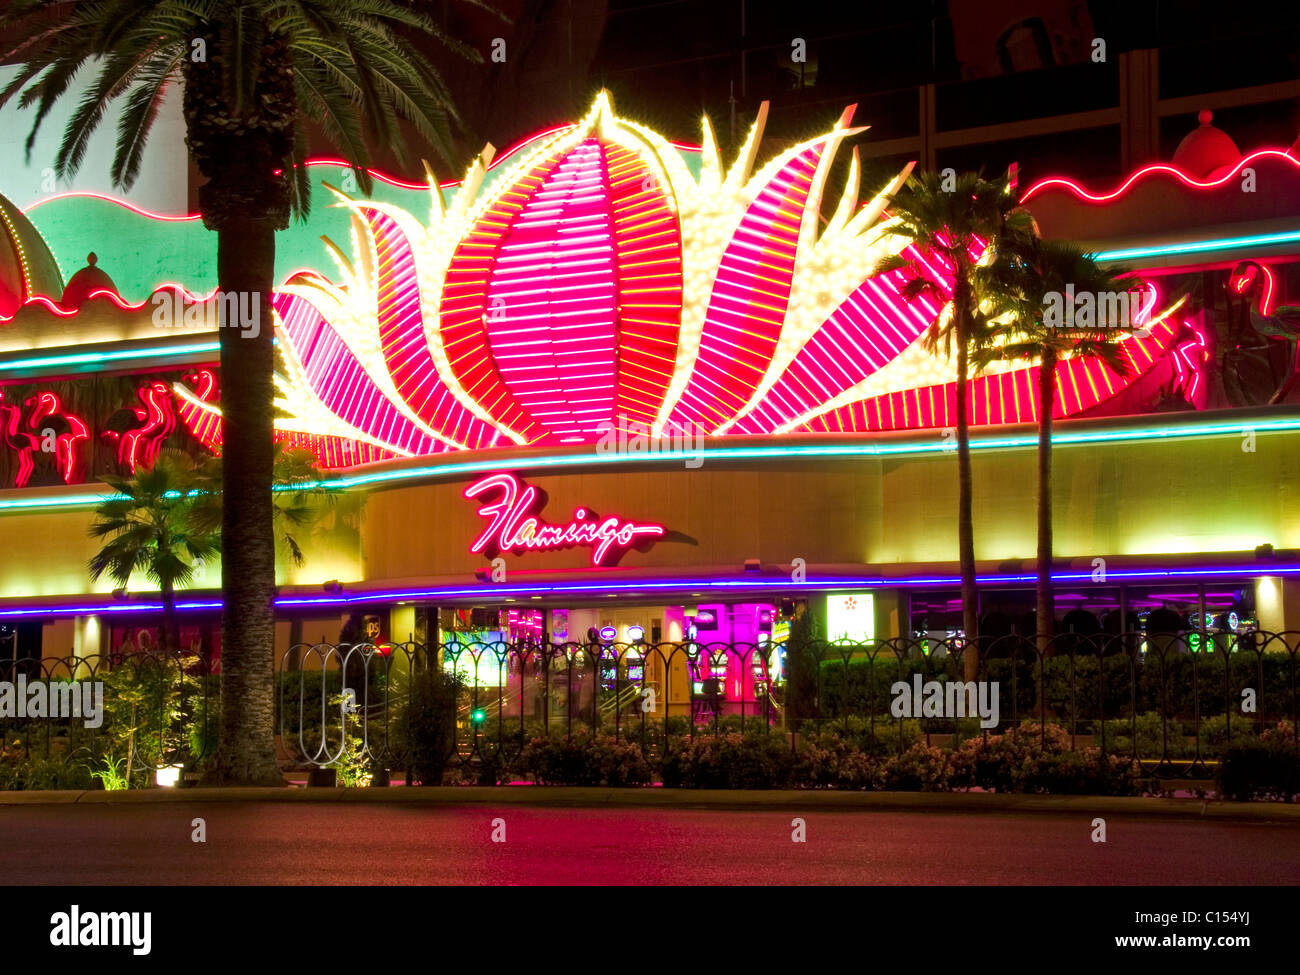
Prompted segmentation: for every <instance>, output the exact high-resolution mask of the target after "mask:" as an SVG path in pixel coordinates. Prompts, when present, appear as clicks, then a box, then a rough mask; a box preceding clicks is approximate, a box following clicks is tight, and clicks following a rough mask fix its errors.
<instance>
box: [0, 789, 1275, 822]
mask: <svg viewBox="0 0 1300 975" xmlns="http://www.w3.org/2000/svg"><path fill="white" fill-rule="evenodd" d="M140 802H143V803H160V802H161V803H167V802H181V803H215V802H346V803H355V802H388V803H415V804H417V805H431V806H474V805H489V806H514V805H518V806H550V807H556V806H559V807H566V806H567V807H587V808H591V807H626V808H629V809H634V808H637V807H642V808H665V807H674V806H676V807H680V808H683V809H748V810H760V809H761V810H793V811H802V812H809V811H849V810H859V811H862V812H870V811H873V810H875V811H885V810H889V811H894V812H897V811H902V810H916V811H918V812H930V813H936V812H972V813H1067V814H1070V815H1074V816H1089V817H1091V816H1106V815H1111V816H1148V817H1174V818H1181V819H1216V820H1250V821H1254V822H1264V821H1268V822H1276V823H1287V824H1292V825H1297V826H1300V803H1278V802H1221V801H1218V800H1201V799H1164V798H1144V797H1133V798H1129V797H1115V796H1029V795H1014V794H1003V795H999V794H995V793H971V792H834V791H829V790H771V791H767V790H763V791H745V790H733V789H725V790H724V789H663V788H641V789H637V788H627V789H603V788H570V787H559V786H534V785H524V786H497V787H495V788H494V787H490V786H487V787H480V786H459V787H457V786H450V787H449V786H443V787H438V788H428V787H407V786H397V787H389V788H374V789H322V788H313V789H307V788H301V787H297V788H295V787H288V788H284V789H270V788H231V789H198V788H186V789H139V790H131V791H121V792H104V791H102V790H94V791H84V792H78V791H71V790H69V791H60V792H0V806H27V805H66V804H79V805H124V804H128V803H140Z"/></svg>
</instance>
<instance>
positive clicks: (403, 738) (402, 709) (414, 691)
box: [391, 667, 464, 785]
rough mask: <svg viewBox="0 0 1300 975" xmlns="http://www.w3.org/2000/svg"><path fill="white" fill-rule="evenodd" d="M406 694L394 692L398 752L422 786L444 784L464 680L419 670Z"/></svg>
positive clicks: (436, 669)
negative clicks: (444, 774)
mask: <svg viewBox="0 0 1300 975" xmlns="http://www.w3.org/2000/svg"><path fill="white" fill-rule="evenodd" d="M409 681H410V684H409V686H408V687H407V688H405V693H402V692H401V691H397V690H395V691H394V693H393V696H392V698H391V704H392V706H393V708H394V710H395V711H396V720H395V721H394V728H395V735H394V738H395V741H394V745H395V746H396V751H397V754H398V756H400V758H401V759H402V760H403V761H404V763H405V765H406V768H407V770H408V771H409V772H410V773H411V775H412V776H413V777H414V778H415V779H416V780H417V781H419V782H420V783H421V784H422V785H441V784H442V776H443V773H444V772H445V771H446V768H447V763H448V762H449V761H450V760H451V756H452V754H453V753H454V752H455V750H456V707H457V703H458V701H459V698H460V693H461V690H462V689H463V687H464V681H463V680H462V678H461V677H460V675H459V674H452V673H448V672H447V671H446V670H444V669H443V668H441V667H433V668H430V669H427V670H418V671H416V672H415V673H413V674H411V675H410V677H409Z"/></svg>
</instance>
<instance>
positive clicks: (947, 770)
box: [883, 741, 952, 792]
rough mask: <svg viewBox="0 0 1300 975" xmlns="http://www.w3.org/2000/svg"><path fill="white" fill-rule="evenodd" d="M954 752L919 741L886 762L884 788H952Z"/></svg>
mask: <svg viewBox="0 0 1300 975" xmlns="http://www.w3.org/2000/svg"><path fill="white" fill-rule="evenodd" d="M950 756H951V752H948V751H947V750H946V749H943V748H939V747H937V746H935V745H927V744H925V743H924V742H920V741H918V742H917V743H916V744H915V745H913V746H912V747H911V748H909V749H908V750H907V751H905V752H903V754H901V755H895V756H893V757H892V758H889V759H887V760H886V761H885V763H884V768H883V778H884V787H885V788H886V789H892V790H896V791H901V792H944V791H947V790H948V789H949V788H951V785H950V780H951V777H952V772H951V765H950Z"/></svg>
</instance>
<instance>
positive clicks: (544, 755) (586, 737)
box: [516, 730, 652, 787]
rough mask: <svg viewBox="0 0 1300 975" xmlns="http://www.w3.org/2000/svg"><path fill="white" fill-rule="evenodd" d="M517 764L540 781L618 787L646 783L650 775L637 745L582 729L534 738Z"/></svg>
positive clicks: (648, 764) (544, 783)
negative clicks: (564, 733) (568, 735)
mask: <svg viewBox="0 0 1300 975" xmlns="http://www.w3.org/2000/svg"><path fill="white" fill-rule="evenodd" d="M516 765H517V766H518V768H519V770H520V771H523V772H526V773H528V774H529V775H531V776H532V777H533V779H534V781H536V782H537V783H538V784H539V785H582V786H604V787H618V786H634V785H648V784H649V783H650V781H651V778H652V776H651V771H650V763H649V762H647V761H646V759H645V756H644V755H643V754H642V753H641V749H640V748H639V747H638V746H636V745H634V744H632V743H630V742H626V741H619V740H616V739H614V738H611V737H608V736H605V735H596V736H592V735H590V734H588V733H587V732H586V731H585V730H583V731H576V730H575V732H574V734H573V736H572V737H561V736H558V735H557V736H546V737H539V738H533V739H532V740H531V741H529V742H528V744H527V745H525V746H524V749H523V751H522V752H521V753H520V755H519V758H518V761H517V762H516Z"/></svg>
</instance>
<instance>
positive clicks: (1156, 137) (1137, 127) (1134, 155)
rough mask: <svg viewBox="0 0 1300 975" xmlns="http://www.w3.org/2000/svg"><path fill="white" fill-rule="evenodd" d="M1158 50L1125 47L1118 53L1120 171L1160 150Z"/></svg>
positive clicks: (1154, 156) (1139, 164) (1131, 168)
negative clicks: (1121, 154) (1121, 153)
mask: <svg viewBox="0 0 1300 975" xmlns="http://www.w3.org/2000/svg"><path fill="white" fill-rule="evenodd" d="M1159 100H1160V62H1159V52H1158V51H1155V50H1142V51H1128V52H1125V53H1123V54H1121V55H1120V56H1119V109H1120V144H1121V146H1122V152H1123V167H1124V172H1126V173H1127V172H1131V171H1133V170H1134V169H1136V168H1137V167H1139V166H1141V165H1142V164H1144V163H1147V162H1151V161H1152V160H1154V159H1156V158H1157V157H1158V156H1159V154H1160V119H1159V116H1158V114H1157V112H1156V103H1157V102H1158V101H1159Z"/></svg>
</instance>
